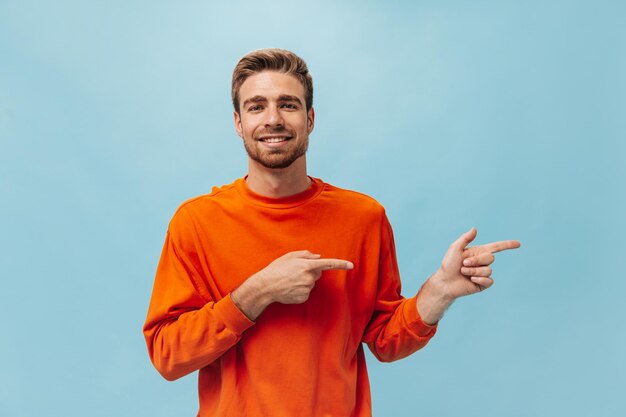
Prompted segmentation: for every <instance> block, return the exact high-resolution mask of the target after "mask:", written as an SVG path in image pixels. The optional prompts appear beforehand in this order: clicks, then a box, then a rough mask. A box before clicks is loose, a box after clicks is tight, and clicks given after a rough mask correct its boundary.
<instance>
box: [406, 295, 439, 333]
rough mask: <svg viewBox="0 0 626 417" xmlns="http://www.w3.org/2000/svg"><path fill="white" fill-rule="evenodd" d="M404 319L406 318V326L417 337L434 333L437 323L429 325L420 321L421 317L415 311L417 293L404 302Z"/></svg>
mask: <svg viewBox="0 0 626 417" xmlns="http://www.w3.org/2000/svg"><path fill="white" fill-rule="evenodd" d="M402 313H403V314H404V319H405V320H406V323H407V326H408V327H409V329H410V330H411V332H412V333H414V334H415V335H416V336H418V337H432V336H434V335H435V332H436V331H437V324H434V325H432V326H431V325H429V324H426V323H424V321H422V318H421V317H420V315H419V312H418V311H417V295H416V296H414V297H412V298H409V299H408V300H406V303H404V311H403V312H402Z"/></svg>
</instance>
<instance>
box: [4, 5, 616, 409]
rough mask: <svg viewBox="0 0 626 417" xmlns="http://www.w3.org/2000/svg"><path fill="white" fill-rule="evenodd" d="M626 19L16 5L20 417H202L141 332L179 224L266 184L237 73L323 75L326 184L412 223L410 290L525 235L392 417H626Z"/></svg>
mask: <svg viewBox="0 0 626 417" xmlns="http://www.w3.org/2000/svg"><path fill="white" fill-rule="evenodd" d="M625 16H626V6H625V3H624V2H620V1H593V2H592V1H588V2H584V1H491V2H488V1H473V2H465V1H455V2H451V1H442V2H435V1H413V2H411V1H386V2H382V1H380V2H374V1H362V0H361V1H342V2H339V1H335V2H333V1H317V2H308V3H301V2H287V1H272V2H243V1H230V2H220V3H219V4H218V3H217V2H210V1H193V2H191V1H180V2H164V1H106V2H105V1H101V2H97V1H90V2H86V1H78V0H76V1H69V0H63V1H23V0H22V1H18V0H14V1H7V0H2V1H0V192H1V194H0V195H1V199H2V200H1V201H2V203H1V205H0V218H1V219H2V220H1V223H0V225H1V229H0V231H1V233H0V257H1V258H0V278H1V286H0V311H2V313H0V329H1V333H0V357H1V358H2V359H3V361H2V362H3V363H2V365H1V366H0V415H2V416H7V417H13V416H15V417H21V416H35V415H49V416H67V417H71V416H84V415H90V416H94V417H97V416H107V417H108V416H115V415H120V416H126V415H128V416H131V415H132V416H144V415H145V416H148V415H149V416H192V415H195V412H196V410H197V394H196V377H195V375H193V376H189V377H186V378H183V379H181V380H179V381H177V382H174V383H169V382H166V381H164V380H163V379H161V378H160V376H158V374H157V373H156V371H155V370H154V369H153V368H152V366H151V364H150V362H149V360H148V356H147V353H146V348H145V344H144V340H143V338H142V335H141V325H142V323H143V320H144V318H145V313H146V310H147V305H148V301H149V297H150V291H151V286H152V280H153V276H154V270H155V267H156V263H157V261H158V257H159V254H160V250H161V245H162V242H163V238H164V235H165V230H166V227H167V223H168V221H169V219H170V217H171V215H172V213H173V212H174V210H175V209H176V207H177V206H178V205H179V204H180V203H181V202H182V201H183V200H185V199H187V198H189V197H192V196H195V195H198V194H203V193H207V192H209V191H210V187H211V186H212V185H221V184H225V183H229V182H231V181H232V180H233V179H235V178H237V177H239V176H242V175H243V174H245V169H246V158H245V153H244V150H243V147H242V146H241V143H240V140H239V139H238V137H237V136H236V135H235V133H234V130H233V126H232V109H231V105H230V98H229V97H230V96H229V94H230V92H229V83H230V76H231V71H232V68H233V66H234V64H235V63H236V61H237V59H238V58H239V57H240V56H242V55H243V54H245V53H247V52H248V51H250V50H253V49H257V48H261V47H274V46H278V47H283V48H288V49H292V50H294V51H295V52H296V53H298V54H300V55H302V56H303V57H304V58H305V59H306V60H307V62H308V64H309V67H310V69H311V71H312V73H313V76H314V79H315V86H316V91H315V108H316V112H317V119H316V129H315V131H314V132H313V135H312V137H311V147H310V152H309V167H310V173H311V174H312V175H315V176H318V177H321V178H323V179H325V180H326V181H328V182H331V183H334V184H336V185H339V186H342V187H345V188H352V189H357V190H360V191H362V192H365V193H368V194H370V195H372V196H373V197H375V198H377V199H378V200H379V201H380V202H381V203H383V204H384V205H385V206H386V208H387V212H388V214H389V217H390V219H391V222H392V224H393V226H394V230H395V236H396V243H397V247H398V256H399V261H400V269H401V271H402V275H403V282H404V293H405V294H406V295H411V294H413V293H414V292H415V291H417V290H418V288H419V286H420V285H421V283H422V282H423V281H424V279H426V278H427V277H428V276H429V274H431V273H432V272H433V271H434V270H435V269H436V268H437V266H438V263H439V262H440V260H441V257H442V255H443V253H444V252H445V250H446V248H447V246H448V245H449V243H450V242H452V241H453V240H454V239H455V238H456V237H457V236H458V235H459V234H460V233H462V232H463V231H465V230H467V229H469V227H471V226H476V227H477V228H478V230H479V236H478V242H479V243H484V242H488V241H491V240H501V239H519V240H521V241H522V244H523V247H522V249H520V250H518V251H516V252H511V253H504V254H501V255H500V256H499V257H498V260H497V261H496V264H495V267H494V277H495V279H496V285H495V286H494V287H493V288H492V289H490V290H489V291H487V292H484V293H481V294H479V295H476V296H474V297H471V298H466V299H462V300H459V301H457V303H455V305H454V306H452V308H451V309H450V310H449V311H448V313H447V315H446V317H445V318H444V320H443V321H442V323H441V324H440V328H439V332H438V335H437V337H436V338H435V339H434V340H433V341H432V342H431V344H430V345H429V346H427V347H426V348H425V349H424V350H423V351H421V352H418V353H417V354H415V355H413V356H412V357H410V358H407V359H405V360H402V361H400V362H396V363H393V364H379V363H377V362H376V361H375V360H374V359H373V357H371V355H370V357H369V360H370V361H369V364H370V377H371V380H372V389H373V397H374V398H373V401H374V410H375V415H376V416H393V417H395V416H415V415H418V416H455V415H461V414H462V415H466V416H482V417H489V416H494V417H495V416H498V417H499V416H509V417H514V416H560V415H567V416H571V417H575V416H576V417H577V416H594V417H595V416H617V415H626V400H625V398H624V393H625V391H624V389H625V387H626V377H625V375H626V361H625V359H624V357H625V355H624V352H625V348H626V331H625V326H624V318H625V317H626V307H624V303H623V298H624V293H625V291H626V279H625V278H626V276H625V275H626V274H625V272H624V270H625V267H624V262H623V259H624V252H625V249H626V245H625V244H624V241H625V240H624V237H625V235H626V227H625V226H626V221H625V215H624V213H626V196H625V190H626V187H625V184H624V183H625V180H626V169H625V164H624V160H625V157H626V146H625V144H624V142H625V140H626V122H625V120H626V117H625V116H626V29H625V27H626V25H624V17H625Z"/></svg>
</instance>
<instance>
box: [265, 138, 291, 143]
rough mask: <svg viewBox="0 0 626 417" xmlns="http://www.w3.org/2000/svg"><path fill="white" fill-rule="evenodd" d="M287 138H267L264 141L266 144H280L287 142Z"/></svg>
mask: <svg viewBox="0 0 626 417" xmlns="http://www.w3.org/2000/svg"><path fill="white" fill-rule="evenodd" d="M286 139H287V138H265V139H263V141H264V142H267V143H278V142H282V141H284V140H286Z"/></svg>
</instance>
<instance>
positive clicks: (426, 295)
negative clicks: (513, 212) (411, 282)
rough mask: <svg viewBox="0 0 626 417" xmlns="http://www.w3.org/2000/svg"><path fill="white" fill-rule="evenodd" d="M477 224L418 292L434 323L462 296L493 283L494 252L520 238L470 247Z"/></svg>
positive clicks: (427, 317)
mask: <svg viewBox="0 0 626 417" xmlns="http://www.w3.org/2000/svg"><path fill="white" fill-rule="evenodd" d="M477 233H478V232H477V230H476V228H474V227H472V228H471V229H470V231H468V232H466V233H464V234H463V235H461V236H460V237H459V238H458V239H457V240H456V241H455V242H454V243H452V245H450V247H449V248H448V251H447V252H446V254H445V255H444V257H443V261H442V262H441V267H440V268H439V270H438V271H437V272H436V273H435V274H433V276H431V277H430V278H429V279H428V280H427V281H426V283H425V284H424V286H423V287H422V289H421V290H420V292H419V294H418V306H417V307H418V311H419V312H420V315H421V317H422V320H424V321H425V322H426V323H429V324H434V323H436V322H437V321H439V319H441V317H442V316H443V313H444V311H445V309H446V308H447V307H448V306H449V305H450V304H452V303H453V302H454V300H456V299H457V298H459V297H463V296H465V295H470V294H475V293H477V292H480V291H482V290H484V289H486V288H489V287H491V286H492V285H493V278H492V277H491V273H492V270H491V267H490V265H491V264H492V263H493V261H494V260H495V257H494V255H493V254H494V253H496V252H500V251H503V250H509V249H516V248H519V247H520V246H521V244H520V242H518V241H517V240H503V241H499V242H492V243H487V244H484V245H477V246H472V247H468V245H469V244H470V243H471V242H472V241H473V240H474V239H475V238H476V235H477Z"/></svg>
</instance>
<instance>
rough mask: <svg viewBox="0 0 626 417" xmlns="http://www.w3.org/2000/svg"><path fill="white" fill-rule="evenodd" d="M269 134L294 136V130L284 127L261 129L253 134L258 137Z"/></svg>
mask: <svg viewBox="0 0 626 417" xmlns="http://www.w3.org/2000/svg"><path fill="white" fill-rule="evenodd" d="M269 135H285V136H292V137H293V136H295V134H294V132H292V131H291V130H288V129H284V128H278V129H271V128H270V129H263V130H261V131H258V132H256V134H255V135H254V136H256V137H259V136H269Z"/></svg>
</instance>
